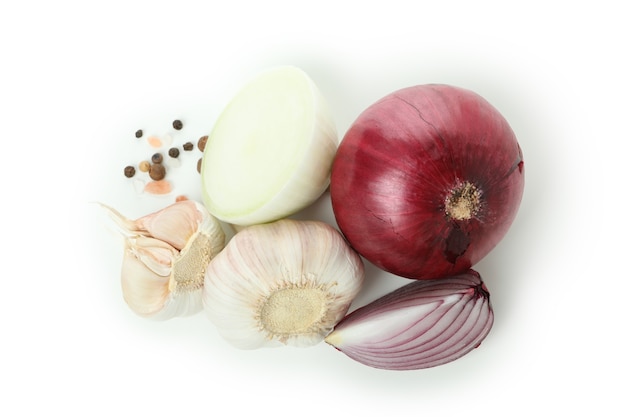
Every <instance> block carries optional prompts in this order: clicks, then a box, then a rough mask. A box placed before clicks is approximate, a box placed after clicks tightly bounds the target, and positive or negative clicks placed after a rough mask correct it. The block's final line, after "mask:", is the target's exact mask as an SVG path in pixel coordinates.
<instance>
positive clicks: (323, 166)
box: [201, 66, 339, 226]
mask: <svg viewBox="0 0 626 417" xmlns="http://www.w3.org/2000/svg"><path fill="white" fill-rule="evenodd" d="M209 137H210V140H209V141H208V142H207V144H206V147H205V149H204V154H203V157H202V160H203V164H202V172H201V178H202V190H203V201H204V203H205V204H206V207H207V209H208V210H209V212H210V213H211V214H213V215H214V216H216V217H217V218H219V219H220V220H223V221H225V222H227V223H231V224H237V225H243V226H248V225H251V224H258V223H267V222H271V221H275V220H278V219H282V218H285V217H287V216H289V215H291V214H293V213H295V212H298V211H300V210H301V209H303V208H305V207H307V206H308V205H310V204H311V203H313V202H314V201H315V200H317V198H318V197H319V196H320V195H322V193H323V192H324V191H325V190H326V189H327V188H328V185H329V182H330V169H331V165H332V161H333V158H334V155H335V152H336V151H337V146H338V143H339V140H338V137H337V131H336V128H335V124H334V121H333V119H332V117H331V112H330V110H329V108H328V106H327V104H326V101H325V100H324V97H323V96H322V94H321V92H320V91H319V89H318V88H317V86H316V85H315V84H314V83H313V81H312V80H311V78H310V77H309V76H308V75H307V74H306V73H305V72H304V71H302V70H301V69H299V68H296V67H292V66H283V67H277V68H273V69H270V70H268V71H265V72H264V73H262V74H260V75H258V76H257V77H256V78H254V79H253V80H251V81H250V82H249V83H248V84H247V85H245V86H244V87H243V88H242V89H241V90H240V91H239V92H238V93H237V94H236V95H235V96H234V97H233V99H232V100H231V101H230V102H229V103H228V105H227V106H226V108H225V109H224V110H223V111H222V113H221V114H220V115H219V117H218V119H217V121H216V122H215V125H214V126H213V129H212V131H211V134H210V135H209Z"/></svg>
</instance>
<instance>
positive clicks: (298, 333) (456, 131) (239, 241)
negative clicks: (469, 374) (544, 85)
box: [104, 66, 524, 370]
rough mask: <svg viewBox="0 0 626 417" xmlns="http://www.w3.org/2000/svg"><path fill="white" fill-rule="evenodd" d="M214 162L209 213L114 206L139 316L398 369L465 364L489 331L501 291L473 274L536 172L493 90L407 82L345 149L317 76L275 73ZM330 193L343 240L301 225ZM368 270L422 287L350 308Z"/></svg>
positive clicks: (256, 84)
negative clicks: (323, 346)
mask: <svg viewBox="0 0 626 417" xmlns="http://www.w3.org/2000/svg"><path fill="white" fill-rule="evenodd" d="M203 161H204V162H203V165H202V171H201V178H202V199H203V201H202V202H195V201H177V202H176V203H174V204H172V205H171V206H168V207H165V208H163V209H161V210H159V211H157V212H155V213H151V214H148V215H146V216H144V217H142V218H139V219H137V220H129V219H127V218H125V217H124V216H123V215H122V214H120V213H119V212H117V211H116V210H115V209H113V208H110V207H107V206H104V207H106V209H107V210H108V211H109V213H111V215H112V217H113V218H114V220H115V221H116V224H117V225H118V226H119V228H120V231H121V232H122V235H123V236H124V242H125V251H124V259H123V265H122V290H123V295H124V298H125V300H126V302H127V303H128V305H129V306H130V307H131V309H132V310H133V311H134V312H136V313H137V314H139V315H141V316H144V317H149V318H156V319H168V318H171V317H176V316H182V315H187V314H193V313H196V312H199V311H204V312H205V314H206V316H207V317H208V318H209V320H210V321H211V322H212V323H213V324H214V325H215V327H216V328H217V329H218V330H219V332H220V334H221V335H222V336H223V337H224V338H225V339H226V340H227V341H228V342H230V343H231V344H232V345H234V346H236V347H239V348H244V349H252V348H259V347H266V346H284V345H293V346H301V347H306V346H312V345H315V344H317V343H320V342H322V341H325V342H326V343H327V344H329V345H331V346H334V347H335V348H336V349H337V350H339V351H341V352H343V353H345V354H346V355H347V356H348V357H350V358H352V359H354V360H356V361H358V362H360V363H363V364H365V365H368V366H372V367H376V368H382V369H393V370H409V369H421V368H427V367H433V366H437V365H441V364H444V363H448V362H450V361H452V360H455V359H457V358H459V357H461V356H463V355H465V354H467V353H468V352H470V351H471V350H473V349H474V348H475V347H476V346H478V345H479V344H480V343H481V342H482V341H483V339H484V338H485V337H486V336H487V334H488V333H489V330H490V329H491V326H492V324H493V310H492V307H491V303H490V299H489V292H488V290H487V287H486V285H485V283H484V282H483V280H482V278H481V277H480V275H479V274H478V272H476V271H475V270H473V269H472V267H473V266H474V265H475V264H476V263H477V262H478V261H480V260H481V259H483V258H484V257H485V256H486V255H487V254H488V253H490V252H491V250H492V249H493V248H494V247H495V246H496V245H497V244H498V242H500V240H501V239H502V238H503V237H504V235H505V233H506V232H507V231H508V229H509V227H510V226H511V224H512V222H513V219H514V217H515V215H516V212H517V210H518V207H519V205H520V202H521V198H522V191H523V187H524V166H523V156H522V152H521V149H520V147H519V145H518V142H517V139H516V138H515V135H514V133H513V131H512V130H511V128H510V126H509V124H508V123H507V122H506V120H505V118H504V117H503V116H502V115H501V114H500V113H499V112H498V111H497V110H496V109H495V108H494V107H493V106H491V105H490V104H489V103H488V102H487V101H486V100H485V99H483V98H482V97H480V96H479V95H478V94H476V93H473V92H471V91H469V90H466V89H462V88H458V87H453V86H448V85H436V84H431V85H418V86H413V87H408V88H404V89H401V90H398V91H395V92H393V93H391V94H389V95H387V96H385V97H383V98H381V99H380V100H378V101H377V102H375V103H373V104H372V105H371V106H369V107H367V108H366V109H365V110H364V111H363V112H362V113H361V114H360V115H359V116H358V118H357V119H356V120H355V121H354V122H353V124H352V125H351V126H350V127H349V129H348V130H347V132H346V133H345V135H344V136H343V138H342V140H339V138H338V134H337V131H336V127H335V124H334V120H333V117H332V114H331V111H330V106H329V105H328V103H326V101H325V99H324V97H323V95H322V94H321V92H320V90H319V89H318V88H317V86H316V85H315V83H314V82H313V81H312V79H311V78H310V77H309V76H308V75H307V74H306V73H305V72H303V71H302V70H300V69H299V68H296V67H292V66H284V67H278V68H273V69H270V70H268V71H265V72H263V73H261V74H260V75H258V76H257V77H256V78H254V79H252V80H251V81H250V82H248V83H247V84H246V85H245V86H244V87H243V88H242V89H241V90H240V91H239V93H237V94H236V95H235V96H234V97H233V99H232V100H231V101H230V103H229V104H228V105H227V106H226V107H225V108H224V110H223V112H222V113H221V114H220V116H219V117H218V119H217V121H216V123H215V125H214V127H213V130H212V131H211V134H210V135H209V140H208V142H207V143H206V146H205V149H204V152H203ZM329 186H330V197H331V203H332V210H333V213H334V215H335V219H336V221H337V226H338V229H335V228H334V227H332V226H330V225H328V224H326V223H323V222H321V221H318V220H306V221H305V220H294V219H292V218H290V216H291V215H292V214H295V213H297V212H300V211H301V210H303V209H304V208H306V207H308V206H309V205H311V204H312V203H313V202H315V201H316V200H317V199H318V198H319V197H320V196H321V195H322V194H323V193H324V192H325V191H326V190H327V189H328V187H329ZM228 224H229V225H232V226H234V229H235V230H236V231H237V232H236V233H235V234H234V235H233V236H232V238H230V239H227V238H226V235H225V233H224V231H223V227H224V226H226V225H228ZM362 259H366V260H368V261H370V262H371V263H373V264H374V265H375V266H377V267H379V268H381V269H383V270H385V271H387V272H389V273H391V274H394V275H397V276H401V277H404V278H406V279H407V284H406V285H405V286H403V287H401V288H399V289H397V290H396V291H393V292H391V293H389V294H386V295H384V296H382V297H381V298H379V299H378V300H376V301H374V302H372V303H370V304H368V305H365V306H363V307H361V308H359V309H356V310H354V311H352V312H350V313H349V314H347V313H348V311H349V309H350V306H351V304H352V301H353V300H354V299H355V297H356V296H357V295H358V294H359V291H360V289H361V287H362V285H363V282H364V280H365V279H366V277H365V269H364V265H363V260H362Z"/></svg>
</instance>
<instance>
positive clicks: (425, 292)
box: [325, 270, 493, 370]
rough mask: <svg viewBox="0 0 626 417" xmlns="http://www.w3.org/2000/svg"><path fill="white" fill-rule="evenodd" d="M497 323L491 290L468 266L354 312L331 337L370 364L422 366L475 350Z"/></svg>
mask: <svg viewBox="0 0 626 417" xmlns="http://www.w3.org/2000/svg"><path fill="white" fill-rule="evenodd" d="M492 324H493V310H492V308H491V303H490V302H489V292H488V291H487V288H486V287H485V284H484V283H483V281H482V279H481V277H480V275H479V274H478V272H476V271H474V270H468V271H467V272H465V273H462V274H458V275H454V276H449V277H445V278H440V279H433V280H424V281H414V282H412V283H411V284H408V285H405V286H404V287H400V288H398V289H397V290H395V291H392V292H390V293H389V294H387V295H384V296H382V297H381V298H379V299H377V300H375V301H373V302H372V303H370V304H368V305H366V306H363V307H361V308H359V309H357V310H355V311H353V312H351V313H350V314H349V315H348V316H346V317H345V318H344V319H343V320H341V322H340V323H339V324H338V325H337V326H336V327H335V329H334V330H333V332H332V333H330V334H329V335H328V336H327V337H326V339H325V340H326V343H328V344H329V345H331V346H334V347H335V348H336V349H337V350H339V351H341V352H343V353H344V354H346V355H347V356H348V357H350V358H352V359H354V360H355V361H357V362H360V363H362V364H364V365H367V366H371V367H374V368H382V369H391V370H410V369H422V368H430V367H433V366H438V365H443V364H445V363H448V362H451V361H453V360H456V359H458V358H460V357H461V356H463V355H466V354H467V353H469V352H471V351H472V350H474V348H476V347H478V345H479V344H480V343H481V342H482V341H483V340H484V339H485V337H487V334H488V333H489V331H490V330H491V326H492Z"/></svg>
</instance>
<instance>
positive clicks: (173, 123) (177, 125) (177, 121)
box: [172, 119, 183, 130]
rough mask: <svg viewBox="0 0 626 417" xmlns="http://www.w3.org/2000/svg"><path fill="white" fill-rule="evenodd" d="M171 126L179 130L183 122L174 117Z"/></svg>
mask: <svg viewBox="0 0 626 417" xmlns="http://www.w3.org/2000/svg"><path fill="white" fill-rule="evenodd" d="M172 126H173V127H174V129H176V130H180V129H182V128H183V122H181V121H180V120H178V119H176V120H174V121H173V122H172Z"/></svg>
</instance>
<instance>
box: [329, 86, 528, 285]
mask: <svg viewBox="0 0 626 417" xmlns="http://www.w3.org/2000/svg"><path fill="white" fill-rule="evenodd" d="M523 188H524V162H523V157H522V151H521V149H520V147H519V145H518V143H517V139H516V138H515V134H514V133H513V131H512V129H511V127H510V126H509V124H508V123H507V121H506V120H505V119H504V117H503V116H502V115H501V114H500V113H499V112H498V111H497V110H496V109H495V108H494V107H493V106H492V105H490V104H489V103H488V102H487V101H486V100H485V99H483V98H482V97H480V96H479V95H477V94H476V93H474V92H471V91H469V90H465V89H461V88H458V87H453V86H447V85H421V86H414V87H408V88H405V89H402V90H399V91H396V92H394V93H392V94H390V95H388V96H386V97H384V98H382V99H381V100H379V101H377V102H376V103H374V104H373V105H371V106H370V107H369V108H367V109H366V110H365V111H364V112H363V113H362V114H361V115H359V117H358V118H357V119H356V120H355V122H354V123H353V124H352V126H351V127H350V128H349V129H348V131H347V133H346V134H345V137H344V138H343V141H342V142H341V143H340V146H339V149H338V151H337V154H336V156H335V161H334V164H333V168H332V174H331V184H330V193H331V201H332V207H333V211H334V214H335V217H336V220H337V224H338V226H339V228H340V229H341V231H342V232H343V234H344V235H345V237H346V239H347V240H348V241H349V242H350V243H351V244H352V246H353V247H354V248H355V249H356V250H357V251H358V252H359V253H360V254H361V255H362V256H363V257H364V258H366V259H368V260H369V261H370V262H372V263H374V264H375V265H377V266H378V267H380V268H382V269H384V270H386V271H388V272H390V273H392V274H395V275H399V276H403V277H407V278H415V279H431V278H440V277H444V276H448V275H451V274H455V273H459V272H463V271H465V270H467V269H468V268H470V267H471V266H473V265H475V264H476V263H477V262H478V261H479V260H481V259H482V258H483V257H484V256H485V255H487V253H489V252H490V251H491V250H492V249H493V248H494V247H495V246H496V244H497V243H498V242H499V241H500V240H501V239H502V238H503V237H504V235H505V233H506V232H507V230H508V229H509V227H510V226H511V223H512V222H513V219H514V217H515V215H516V213H517V210H518V207H519V205H520V202H521V198H522V191H523Z"/></svg>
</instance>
